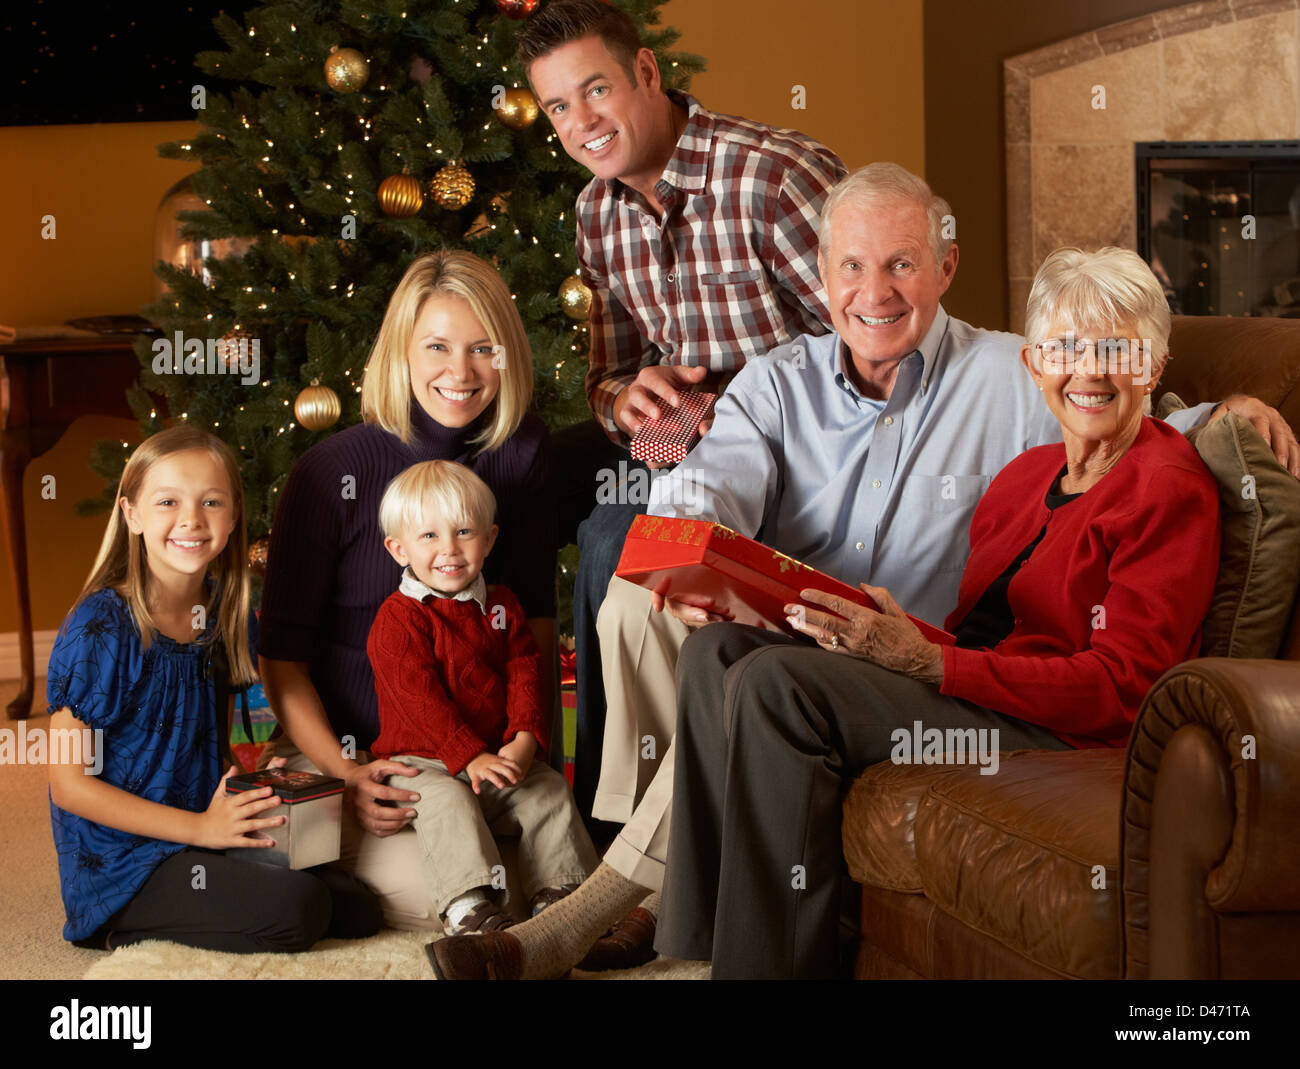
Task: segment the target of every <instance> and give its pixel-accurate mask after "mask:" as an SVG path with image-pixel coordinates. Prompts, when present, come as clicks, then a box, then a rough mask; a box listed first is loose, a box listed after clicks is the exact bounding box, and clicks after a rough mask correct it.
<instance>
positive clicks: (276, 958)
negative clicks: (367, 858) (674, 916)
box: [85, 928, 709, 980]
mask: <svg viewBox="0 0 1300 1069" xmlns="http://www.w3.org/2000/svg"><path fill="white" fill-rule="evenodd" d="M428 941H429V933H428V932H399V931H395V930H393V929H391V928H386V929H385V930H384V931H382V932H380V933H379V934H378V935H376V936H372V937H371V938H369V939H356V940H343V939H326V940H323V941H322V942H320V943H318V944H316V946H315V947H313V948H312V949H311V950H309V951H306V952H305V953H302V954H222V953H219V952H217V951H215V950H195V949H193V948H192V947H185V946H181V945H180V944H179V943H165V942H161V941H158V940H149V941H148V942H144V943H137V944H135V945H134V946H129V947H122V948H121V949H120V950H115V951H113V952H112V953H111V954H108V955H105V956H104V957H103V958H102V959H101V960H100V961H98V962H97V963H96V964H94V965H93V966H91V968H90V970H89V971H88V972H87V973H86V977H85V978H86V979H87V980H433V979H435V977H434V975H433V969H432V967H431V966H430V965H429V959H428V958H427V957H426V956H425V953H424V944H425V943H427V942H428ZM708 978H709V963H708V962H707V961H677V960H676V959H673V958H662V957H661V958H657V959H656V960H654V961H652V962H650V963H649V964H647V965H642V966H641V967H640V968H637V969H628V970H626V971H622V972H604V973H587V972H580V971H578V970H574V972H573V973H572V974H571V975H570V979H573V980H707V979H708Z"/></svg>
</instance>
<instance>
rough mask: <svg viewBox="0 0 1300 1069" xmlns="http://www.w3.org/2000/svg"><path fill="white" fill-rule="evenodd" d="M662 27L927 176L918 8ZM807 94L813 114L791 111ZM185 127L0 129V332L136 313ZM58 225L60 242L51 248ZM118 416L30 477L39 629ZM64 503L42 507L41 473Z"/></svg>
mask: <svg viewBox="0 0 1300 1069" xmlns="http://www.w3.org/2000/svg"><path fill="white" fill-rule="evenodd" d="M662 14H663V21H664V22H665V23H666V24H668V25H673V26H676V27H677V28H678V29H679V30H680V31H681V33H682V38H681V40H680V42H679V45H678V47H679V48H681V49H683V50H685V51H689V52H696V53H698V54H700V55H703V56H704V57H705V58H706V59H707V60H708V66H709V69H708V71H707V72H706V73H705V74H703V75H700V76H699V77H698V78H696V80H695V82H694V84H693V86H692V89H693V91H694V92H695V94H696V95H697V96H698V97H699V98H700V100H701V101H702V102H703V103H704V104H705V105H706V106H707V107H709V108H711V109H712V110H714V111H721V112H727V113H731V114H740V115H745V116H748V117H752V118H755V119H760V120H762V121H764V122H769V123H772V124H774V125H779V126H789V127H794V128H795V129H798V130H802V131H803V132H805V133H807V134H809V135H811V136H813V137H816V138H817V139H819V140H820V141H822V142H824V143H825V144H827V145H829V146H830V147H831V148H832V149H834V150H835V151H836V152H838V153H839V155H840V156H841V157H842V158H843V160H844V161H845V163H846V164H848V165H849V166H850V167H855V166H859V165H861V164H864V163H869V162H870V161H872V160H875V159H892V160H896V161H898V162H899V163H901V164H903V165H904V166H905V167H908V168H910V169H912V170H916V171H921V172H923V171H924V167H925V148H924V144H925V121H924V120H925V115H924V106H923V82H922V76H923V64H922V26H921V14H922V5H921V3H920V0H904V2H902V3H899V2H898V0H892V2H885V0H855V2H854V3H852V4H849V3H845V2H843V0H803V2H801V3H793V4H792V3H790V0H748V2H746V3H743V4H741V3H734V2H726V3H723V2H719V0H669V2H668V3H666V4H665V5H664V7H663V9H662ZM796 85H802V86H804V88H805V90H806V94H805V95H806V104H807V106H806V108H804V109H802V110H796V109H794V108H793V107H792V101H793V87H794V86H796ZM193 131H194V125H193V124H190V123H124V124H109V125H97V126H53V127H11V128H7V129H6V128H0V160H4V161H5V164H6V166H4V167H3V168H0V204H4V205H5V206H6V211H7V213H8V217H9V218H10V219H11V220H16V221H17V222H16V223H15V224H14V225H13V226H10V227H7V228H6V231H5V237H4V255H3V256H0V323H6V324H9V325H11V326H13V325H22V326H25V325H36V324H42V323H60V322H62V321H63V320H65V319H68V318H70V317H73V316H80V315H95V314H106V313H123V312H136V311H139V309H140V306H141V305H143V304H145V303H146V302H147V301H149V300H150V299H151V297H152V285H153V276H152V274H151V268H152V244H153V220H154V211H155V209H156V207H157V204H158V201H159V200H160V199H161V198H162V195H163V193H164V192H166V190H167V189H168V187H169V186H171V185H172V183H173V182H175V181H176V180H177V179H179V178H180V177H182V176H183V175H185V174H186V173H188V171H189V170H191V167H190V166H189V165H188V164H185V163H180V162H176V161H168V160H160V159H158V157H157V155H156V152H155V146H157V145H158V144H160V143H161V142H164V141H170V140H175V139H179V138H184V137H187V136H191V135H192V133H193ZM45 214H53V215H54V216H55V218H56V220H57V234H58V236H57V238H56V239H55V240H54V241H43V240H41V237H40V218H41V216H43V215H45ZM134 435H135V427H134V425H133V424H131V423H129V422H126V421H122V420H105V419H93V418H86V419H82V420H78V421H77V423H76V424H75V425H74V426H73V427H72V429H71V430H70V432H69V433H68V434H66V435H65V436H64V437H63V439H62V440H61V441H60V442H59V444H58V445H57V446H56V447H55V449H54V450H53V451H52V452H50V453H48V454H46V455H45V457H43V458H41V459H39V460H37V461H35V462H33V463H32V465H31V466H30V467H29V468H28V470H27V475H26V478H25V480H24V496H25V499H26V508H27V532H28V554H29V564H30V574H31V586H32V595H33V607H34V618H35V619H34V623H35V627H36V629H37V630H44V629H50V628H55V627H57V626H58V625H59V622H60V621H61V620H62V618H63V614H64V613H65V612H66V611H67V608H68V606H69V605H70V604H71V601H72V599H73V598H74V597H75V596H76V593H77V591H78V590H79V589H80V584H81V581H82V579H83V578H84V577H85V575H86V572H87V571H88V570H89V567H90V563H91V560H92V559H93V557H94V553H95V549H96V548H97V546H98V543H99V538H100V535H101V533H102V531H103V524H104V521H103V519H102V518H99V517H96V518H84V517H79V516H77V515H76V513H75V511H74V505H75V504H76V502H77V500H79V499H80V498H82V497H86V496H91V495H93V494H96V493H97V492H98V491H99V489H100V482H99V480H98V477H97V476H95V475H94V474H93V473H91V472H90V470H89V469H88V468H87V467H86V458H87V456H88V455H89V451H90V447H91V445H92V443H93V442H94V441H95V440H96V439H98V438H104V437H118V436H120V437H124V438H129V439H131V440H134ZM47 473H49V474H53V475H55V477H56V485H57V488H58V496H57V497H56V498H55V500H53V501H46V500H43V499H42V498H41V496H40V486H41V476H42V475H44V474H47ZM16 626H17V620H16V613H15V610H14V608H13V591H12V586H11V584H10V581H9V574H8V562H7V560H6V566H5V568H4V569H3V570H2V574H0V632H5V631H13V630H14V629H15V628H16Z"/></svg>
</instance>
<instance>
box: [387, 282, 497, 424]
mask: <svg viewBox="0 0 1300 1069" xmlns="http://www.w3.org/2000/svg"><path fill="white" fill-rule="evenodd" d="M492 355H493V354H492V341H491V339H489V338H488V333H487V331H486V330H485V329H484V327H483V324H482V323H480V322H479V320H478V317H477V316H475V315H474V312H473V310H472V309H471V308H470V306H469V303H468V302H467V301H466V300H465V299H464V298H462V297H456V296H454V295H451V294H444V293H435V294H434V295H433V296H431V297H429V298H428V299H427V300H426V301H425V302H424V304H423V305H421V306H420V311H419V313H418V314H417V315H416V317H415V329H414V330H412V331H411V341H410V343H409V344H408V345H407V347H406V365H407V368H408V369H409V370H410V373H411V391H412V393H413V394H414V395H415V399H416V400H417V401H419V402H420V407H421V408H423V409H424V410H425V412H427V413H428V414H429V416H430V418H431V419H433V420H434V421H435V422H436V423H440V424H442V425H443V426H444V427H467V426H469V424H471V423H473V422H474V420H476V419H478V417H479V416H480V415H482V414H483V413H484V412H485V411H486V410H487V407H488V406H489V405H490V404H491V403H492V401H493V399H494V398H495V397H496V395H497V391H498V390H500V388H501V373H500V372H499V371H498V370H497V369H496V367H494V366H493V361H492Z"/></svg>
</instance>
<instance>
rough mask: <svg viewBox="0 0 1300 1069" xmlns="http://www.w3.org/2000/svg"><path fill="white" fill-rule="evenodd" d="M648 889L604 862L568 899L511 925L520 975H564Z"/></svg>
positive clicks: (533, 977) (528, 977)
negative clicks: (518, 951) (520, 957)
mask: <svg viewBox="0 0 1300 1069" xmlns="http://www.w3.org/2000/svg"><path fill="white" fill-rule="evenodd" d="M646 890H647V889H646V888H644V887H642V886H641V885H640V884H639V883H633V882H632V881H631V880H629V879H626V878H625V877H623V876H620V875H619V874H618V873H617V872H615V871H614V870H613V869H612V868H610V867H609V866H608V865H606V864H605V863H604V862H603V861H602V862H601V863H600V865H599V866H598V867H597V869H596V871H595V872H593V873H592V874H591V875H590V876H588V877H587V879H586V880H585V881H584V882H583V884H582V886H581V887H579V888H578V889H577V890H576V891H574V892H573V894H571V895H569V897H568V898H565V899H562V900H561V901H559V902H556V903H555V905H553V906H551V907H550V909H545V910H542V912H541V913H539V914H537V916H536V917H533V918H532V920H527V921H524V923H523V924H516V925H515V926H514V927H513V928H511V929H510V933H509V934H510V935H512V936H514V937H515V938H516V939H517V940H519V946H520V949H521V950H522V952H523V977H522V978H523V979H525V980H549V979H554V978H556V977H560V976H563V975H565V973H567V972H568V971H569V970H570V969H572V968H573V967H574V966H575V965H577V964H578V962H580V961H581V960H582V957H583V955H584V954H586V953H587V951H588V950H590V949H591V945H592V944H593V943H594V942H595V941H596V940H597V939H599V938H600V937H601V936H602V935H604V934H605V933H606V932H607V931H608V930H609V927H610V925H611V924H613V923H614V922H615V921H618V920H622V918H624V917H625V916H627V915H628V914H629V913H630V912H631V911H632V910H633V909H635V908H636V907H637V905H638V904H639V903H640V902H641V900H642V899H644V898H645V897H646ZM652 897H653V896H652Z"/></svg>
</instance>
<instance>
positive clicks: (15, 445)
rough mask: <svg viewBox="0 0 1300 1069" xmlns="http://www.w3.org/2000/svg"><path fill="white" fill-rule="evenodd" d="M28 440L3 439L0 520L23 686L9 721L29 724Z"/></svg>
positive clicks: (12, 436) (0, 443) (31, 669)
mask: <svg viewBox="0 0 1300 1069" xmlns="http://www.w3.org/2000/svg"><path fill="white" fill-rule="evenodd" d="M31 455H32V448H31V443H30V442H29V441H28V440H27V436H26V435H23V434H14V433H12V432H10V433H6V434H5V435H4V437H3V439H0V517H3V519H4V529H5V545H6V546H7V548H8V550H9V574H10V577H11V579H12V580H13V584H14V593H15V594H16V596H17V601H18V659H19V664H20V673H21V683H20V684H19V688H18V697H16V698H15V699H14V700H13V701H11V702H10V703H9V707H8V709H7V713H8V717H9V719H10V720H26V719H27V717H28V716H29V715H31V711H32V689H33V684H34V679H35V653H34V651H33V648H32V597H31V589H30V588H29V586H28V583H27V528H26V522H25V520H24V517H23V472H24V471H25V470H26V469H27V463H28V461H29V460H31Z"/></svg>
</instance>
